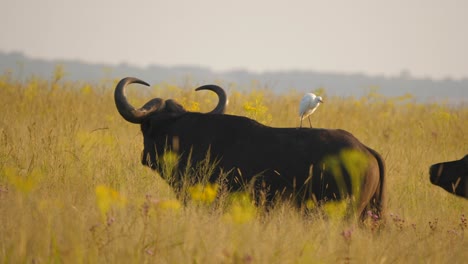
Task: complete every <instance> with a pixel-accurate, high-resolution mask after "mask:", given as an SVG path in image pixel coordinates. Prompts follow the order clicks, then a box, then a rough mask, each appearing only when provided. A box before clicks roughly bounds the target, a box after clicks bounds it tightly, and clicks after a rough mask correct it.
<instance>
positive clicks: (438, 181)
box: [429, 155, 468, 198]
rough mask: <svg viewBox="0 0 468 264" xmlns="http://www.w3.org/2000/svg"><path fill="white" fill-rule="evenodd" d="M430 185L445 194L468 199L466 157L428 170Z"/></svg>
mask: <svg viewBox="0 0 468 264" xmlns="http://www.w3.org/2000/svg"><path fill="white" fill-rule="evenodd" d="M429 175H430V180H431V183H432V184H434V185H437V186H440V187H442V188H443V189H444V190H446V191H447V192H450V193H453V194H455V195H458V196H462V197H465V198H468V155H466V156H465V157H463V158H462V159H460V160H455V161H448V162H441V163H437V164H434V165H432V166H431V167H430V168H429Z"/></svg>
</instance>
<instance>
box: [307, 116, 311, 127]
mask: <svg viewBox="0 0 468 264" xmlns="http://www.w3.org/2000/svg"><path fill="white" fill-rule="evenodd" d="M307 119H309V126H310V128H312V123H310V116H308V117H307Z"/></svg>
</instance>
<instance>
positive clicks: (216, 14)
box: [0, 0, 468, 78]
mask: <svg viewBox="0 0 468 264" xmlns="http://www.w3.org/2000/svg"><path fill="white" fill-rule="evenodd" d="M0 3H1V5H0V6H1V9H2V12H1V16H0V32H1V34H0V51H3V52H11V51H20V52H24V53H25V54H26V55H29V56H32V57H36V58H48V59H79V60H82V61H86V62H99V63H102V62H104V63H114V64H116V63H122V62H126V63H129V64H132V65H137V66H147V65H149V64H160V65H200V66H206V67H209V68H211V69H213V70H230V69H247V70H250V71H254V72H262V71H267V70H291V69H296V70H315V71H333V72H345V73H358V72H359V73H367V74H372V75H375V74H384V75H388V76H390V75H398V74H400V72H401V71H402V70H409V71H410V72H411V74H412V75H414V76H418V77H432V78H444V77H447V76H450V77H452V78H460V77H468V1H465V0H458V1H457V0H438V1H434V0H421V1H416V0H391V1H390V0H389V1H379V0H342V1H335V0H326V1H314V0H309V1H307V0H303V1H295V0H287V1H275V0H265V1H263V0H261V1H257V0H235V1H221V0H218V1H217V0H192V1H190V0H186V1H182V0H168V1H160V0H153V1H151V0H148V1H141V0H138V1H120V0H77V1H69V0H40V1H35V0H30V1H26V0H0Z"/></svg>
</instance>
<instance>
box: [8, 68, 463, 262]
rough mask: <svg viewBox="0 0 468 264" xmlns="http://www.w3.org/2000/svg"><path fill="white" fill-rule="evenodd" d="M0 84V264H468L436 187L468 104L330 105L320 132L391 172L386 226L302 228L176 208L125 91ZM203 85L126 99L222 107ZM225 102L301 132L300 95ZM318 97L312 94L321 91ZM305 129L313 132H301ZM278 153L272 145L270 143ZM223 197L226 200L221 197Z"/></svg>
mask: <svg viewBox="0 0 468 264" xmlns="http://www.w3.org/2000/svg"><path fill="white" fill-rule="evenodd" d="M62 76H63V72H62V71H60V70H58V71H57V72H55V74H54V75H53V77H52V78H51V79H49V80H44V79H40V78H35V77H30V78H27V79H25V80H17V79H16V78H13V77H12V75H11V74H8V73H6V74H3V75H2V76H0V115H1V119H0V146H1V147H0V223H1V224H0V262H2V263H463V262H466V260H467V259H468V220H467V218H468V201H467V200H466V199H462V198H458V197H455V196H453V195H451V194H449V193H446V192H445V191H444V190H442V189H441V188H438V187H436V186H433V185H431V184H430V182H429V176H428V167H429V165H430V164H432V163H436V162H440V161H446V160H454V159H459V158H461V157H462V156H464V155H465V154H466V153H467V150H468V105H466V104H462V105H451V104H448V103H446V102H444V101H438V102H434V103H419V102H416V100H414V98H412V97H411V95H407V96H403V97H399V98H386V97H383V96H381V95H379V93H378V89H371V90H369V93H368V94H367V96H364V97H362V98H341V97H332V96H327V94H326V87H325V88H322V89H319V90H318V91H317V93H320V95H322V97H323V98H324V100H325V104H323V105H322V106H320V108H319V109H318V110H317V111H316V112H315V113H314V114H313V116H312V117H311V118H312V122H313V125H314V126H315V127H324V128H341V129H345V130H348V131H349V132H351V133H353V134H354V135H355V136H356V137H357V138H359V139H360V140H361V141H362V142H363V143H364V144H366V145H368V146H370V147H372V148H374V149H376V150H377V151H378V152H379V153H381V154H382V156H383V157H384V159H385V162H386V167H387V170H386V173H387V175H386V183H387V198H388V203H387V220H386V225H385V227H383V228H376V226H375V225H374V222H372V221H370V222H366V223H365V224H364V225H361V226H359V225H357V224H356V222H355V221H346V220H343V217H342V214H341V209H340V206H339V205H337V204H330V206H327V207H324V208H323V212H322V213H317V214H309V215H304V214H303V213H302V212H300V211H298V210H296V209H294V208H291V207H290V206H289V205H288V204H286V203H278V204H277V205H276V206H275V207H274V208H273V209H272V210H270V211H268V212H267V211H265V210H263V209H262V208H257V207H255V206H254V204H253V202H252V200H251V198H250V197H249V196H248V195H247V194H246V193H237V194H233V195H228V194H226V193H225V192H223V190H222V188H220V187H219V186H217V185H195V186H190V187H188V188H187V189H186V190H185V191H186V197H187V203H182V202H181V201H180V199H178V198H179V197H180V195H179V196H178V195H176V194H175V193H174V192H173V190H172V189H171V188H169V187H168V185H167V184H166V183H165V181H164V180H162V179H161V177H160V176H159V175H158V174H157V173H156V172H154V171H151V170H150V169H149V168H147V167H144V166H142V165H141V163H140V153H141V150H142V135H141V133H140V131H139V126H137V125H132V124H129V123H127V122H126V121H124V120H123V119H122V118H121V117H120V115H119V114H118V113H117V111H116V108H115V105H114V101H113V88H114V87H115V84H116V82H117V81H118V80H107V81H103V82H102V83H100V84H89V83H84V82H83V83H81V82H72V83H70V82H65V81H63V80H62V79H61V77H62ZM196 86H198V85H197V84H190V83H187V84H185V85H181V86H180V85H179V86H177V85H173V84H170V83H161V84H155V85H153V86H152V87H151V88H143V87H137V86H136V85H135V88H133V87H132V88H131V89H130V91H129V98H130V99H131V100H132V103H133V104H135V105H142V104H144V103H145V102H146V101H148V100H149V99H150V98H153V97H162V98H173V99H176V100H177V101H179V102H180V103H182V104H183V105H184V106H185V107H186V108H187V109H189V110H192V111H206V110H209V109H211V108H212V107H213V106H214V105H215V104H216V100H217V98H216V96H215V95H214V94H212V93H209V92H194V90H193V89H194V88H195V87H196ZM222 86H223V87H224V88H225V89H226V90H227V93H228V95H229V102H230V104H229V107H228V110H227V113H228V114H235V115H243V116H248V117H250V118H253V119H256V120H257V121H259V122H261V123H264V124H267V125H271V126H278V127H296V126H298V124H299V119H298V116H297V111H298V110H297V108H298V103H299V101H300V98H301V97H302V93H298V92H295V91H293V90H291V91H289V92H286V93H284V94H281V95H278V94H274V93H272V92H271V91H270V90H269V89H268V87H261V86H260V85H256V84H252V87H250V88H251V89H250V90H249V91H248V92H239V91H238V90H239V89H237V87H236V86H235V85H234V84H228V85H225V84H223V85H222ZM313 86H314V84H311V87H313ZM305 124H307V125H308V122H305ZM272 144H274V142H272ZM216 197H218V198H216Z"/></svg>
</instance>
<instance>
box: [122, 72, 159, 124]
mask: <svg viewBox="0 0 468 264" xmlns="http://www.w3.org/2000/svg"><path fill="white" fill-rule="evenodd" d="M132 83H139V84H143V85H146V86H150V85H149V84H148V83H146V82H144V81H142V80H140V79H137V78H134V77H127V78H123V79H122V80H120V82H119V83H118V84H117V86H116V87H115V92H114V100H115V105H116V106H117V110H118V111H119V113H120V115H121V116H122V117H123V118H124V119H125V120H127V121H128V122H130V123H134V124H141V123H142V122H143V120H144V119H145V118H146V117H147V116H148V115H150V114H151V113H154V112H156V111H158V109H159V108H161V107H163V106H164V100H162V99H161V98H155V99H152V100H150V101H149V102H147V103H146V104H145V105H144V106H142V107H141V108H139V109H135V107H133V106H132V105H131V104H130V103H129V102H128V100H127V95H126V92H125V87H126V86H127V85H129V84H132Z"/></svg>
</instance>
